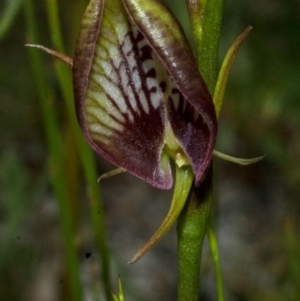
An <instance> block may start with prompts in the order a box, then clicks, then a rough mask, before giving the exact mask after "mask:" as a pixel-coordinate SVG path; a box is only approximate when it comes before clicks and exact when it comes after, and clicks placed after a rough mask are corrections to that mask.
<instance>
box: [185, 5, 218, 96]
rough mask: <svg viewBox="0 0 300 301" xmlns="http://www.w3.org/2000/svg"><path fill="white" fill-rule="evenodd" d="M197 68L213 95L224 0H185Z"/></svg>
mask: <svg viewBox="0 0 300 301" xmlns="http://www.w3.org/2000/svg"><path fill="white" fill-rule="evenodd" d="M186 2H187V7H188V12H189V16H190V23H191V27H192V32H193V37H194V41H195V48H196V49H195V50H196V59H197V64H198V68H199V70H200V72H201V74H202V76H203V78H204V80H205V82H206V84H207V86H208V90H209V92H210V93H211V94H212V95H213V92H214V89H215V85H216V81H217V75H218V51H219V37H220V31H221V22H222V16H223V7H224V0H198V1H197V0H186Z"/></svg>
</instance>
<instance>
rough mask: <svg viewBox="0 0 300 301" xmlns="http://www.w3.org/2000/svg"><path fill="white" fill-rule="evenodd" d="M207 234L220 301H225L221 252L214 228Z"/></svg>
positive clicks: (209, 229)
mask: <svg viewBox="0 0 300 301" xmlns="http://www.w3.org/2000/svg"><path fill="white" fill-rule="evenodd" d="M207 234H208V239H209V244H210V249H211V253H212V257H213V261H214V264H215V270H216V277H217V292H218V301H224V294H223V279H222V271H221V265H220V258H219V251H218V242H217V239H216V236H215V233H214V232H213V230H212V228H210V227H209V228H208V231H207Z"/></svg>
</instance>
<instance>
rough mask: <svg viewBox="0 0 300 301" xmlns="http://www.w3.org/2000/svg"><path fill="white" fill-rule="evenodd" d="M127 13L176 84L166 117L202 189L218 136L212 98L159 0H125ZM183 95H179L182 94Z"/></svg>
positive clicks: (178, 27)
mask: <svg viewBox="0 0 300 301" xmlns="http://www.w3.org/2000/svg"><path fill="white" fill-rule="evenodd" d="M123 1H124V3H125V6H126V8H127V10H128V13H129V14H130V16H131V17H132V19H133V21H134V22H135V24H136V25H137V27H138V28H139V30H140V31H141V33H142V34H143V35H144V36H145V38H146V39H147V40H148V42H149V44H150V45H151V47H152V48H153V49H154V51H155V52H156V54H157V56H158V57H159V59H160V61H161V62H162V63H163V64H164V65H165V67H166V69H167V71H168V73H169V74H170V76H171V78H172V79H173V81H174V82H175V84H176V86H177V89H178V90H179V91H180V93H181V95H182V96H180V97H179V98H174V95H176V94H179V91H178V90H177V89H176V88H174V89H173V90H172V94H171V96H170V97H168V102H167V113H168V119H169V121H170V124H171V127H172V130H173V132H174V135H175V137H176V138H177V140H178V142H179V144H180V145H181V147H182V149H183V150H184V152H185V154H186V156H187V157H188V159H189V161H190V164H191V166H192V168H193V171H194V173H195V177H196V185H199V184H200V182H201V180H202V178H203V174H204V173H205V171H206V169H207V167H208V165H209V164H210V161H211V156H212V152H213V148H214V144H215V139H216V132H217V120H216V114H215V109H214V106H213V102H212V98H211V96H210V94H209V92H208V90H207V87H206V85H205V83H204V80H203V78H202V77H201V75H200V73H199V71H198V69H197V64H196V62H195V61H194V59H193V56H192V53H191V50H190V48H189V45H188V43H187V41H186V39H185V37H184V34H183V33H182V30H181V27H180V25H179V23H178V22H177V21H176V20H175V19H174V17H173V16H172V15H171V14H170V12H169V11H168V10H167V9H166V8H165V7H164V6H163V5H162V4H161V3H160V2H159V1H158V0H147V1H145V0H123ZM179 95H180V94H179Z"/></svg>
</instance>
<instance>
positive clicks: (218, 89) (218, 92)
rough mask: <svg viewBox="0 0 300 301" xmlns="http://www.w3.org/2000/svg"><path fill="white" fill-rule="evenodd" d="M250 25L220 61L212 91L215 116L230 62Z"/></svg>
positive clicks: (220, 106) (221, 100)
mask: <svg viewBox="0 0 300 301" xmlns="http://www.w3.org/2000/svg"><path fill="white" fill-rule="evenodd" d="M251 29H252V27H251V26H248V27H247V28H246V29H245V31H244V32H243V33H242V34H241V35H240V36H239V37H238V38H237V39H236V40H235V42H234V43H233V45H232V46H231V47H230V48H229V50H228V52H227V54H226V56H225V58H224V61H223V63H222V66H221V69H220V72H219V76H218V80H217V84H216V88H215V92H214V104H215V108H216V114H217V116H218V115H219V114H220V111H221V108H222V104H223V99H224V94H225V89H226V84H227V80H228V76H229V72H230V70H231V67H232V64H233V62H234V59H235V57H236V55H237V53H238V51H239V49H240V47H241V46H242V44H243V42H244V41H245V39H246V37H247V36H248V34H249V33H250V31H251Z"/></svg>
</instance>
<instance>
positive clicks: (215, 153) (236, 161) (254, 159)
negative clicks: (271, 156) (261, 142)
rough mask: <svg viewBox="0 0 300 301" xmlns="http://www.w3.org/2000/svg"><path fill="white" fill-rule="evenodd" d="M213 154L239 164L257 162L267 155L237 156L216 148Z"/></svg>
mask: <svg viewBox="0 0 300 301" xmlns="http://www.w3.org/2000/svg"><path fill="white" fill-rule="evenodd" d="M213 154H214V156H215V157H217V158H220V159H222V160H225V161H228V162H232V163H236V164H239V165H250V164H253V163H256V162H258V161H261V160H262V159H263V158H264V157H265V156H260V157H255V158H249V159H248V158H247V159H244V158H237V157H233V156H229V155H226V154H224V153H221V152H218V151H216V150H214V152H213Z"/></svg>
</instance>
